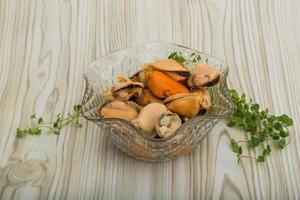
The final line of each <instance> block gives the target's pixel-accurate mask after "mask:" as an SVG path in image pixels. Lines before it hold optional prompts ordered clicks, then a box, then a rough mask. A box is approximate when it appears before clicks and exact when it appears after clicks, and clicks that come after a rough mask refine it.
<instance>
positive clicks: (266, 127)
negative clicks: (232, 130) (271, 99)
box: [227, 90, 293, 162]
mask: <svg viewBox="0 0 300 200" xmlns="http://www.w3.org/2000/svg"><path fill="white" fill-rule="evenodd" d="M230 96H231V99H232V102H233V112H232V115H231V117H230V118H229V122H228V123H227V126H229V127H239V128H242V129H244V130H245V131H246V134H250V139H248V140H246V141H236V140H234V139H231V141H230V146H231V149H232V151H233V152H234V153H236V155H237V158H238V161H240V159H241V158H242V157H243V155H242V153H243V147H242V145H241V144H240V143H242V142H244V143H246V144H247V146H248V148H250V149H256V148H258V147H262V151H261V153H260V154H259V155H258V156H257V157H256V161H257V162H264V161H265V160H266V156H268V155H270V153H271V146H270V145H269V144H268V142H269V141H270V140H273V141H274V143H275V146H277V148H278V149H280V150H281V149H284V147H285V146H286V145H287V142H286V139H287V138H288V137H289V136H290V132H289V129H288V127H290V126H292V125H293V120H292V119H291V118H290V117H289V116H287V115H286V114H283V115H280V116H275V115H271V114H269V110H268V109H264V110H260V106H259V105H258V104H257V103H254V102H253V101H252V100H251V99H249V100H247V98H246V95H245V94H242V95H239V94H238V92H237V91H236V90H230Z"/></svg>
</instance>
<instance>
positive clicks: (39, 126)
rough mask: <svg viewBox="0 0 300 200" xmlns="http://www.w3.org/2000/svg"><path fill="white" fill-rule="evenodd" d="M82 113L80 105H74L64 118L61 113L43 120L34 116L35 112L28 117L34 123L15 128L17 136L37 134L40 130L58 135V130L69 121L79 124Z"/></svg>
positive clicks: (40, 132) (39, 133)
mask: <svg viewBox="0 0 300 200" xmlns="http://www.w3.org/2000/svg"><path fill="white" fill-rule="evenodd" d="M81 114H82V106H81V105H75V106H74V107H73V111H72V112H71V113H69V114H68V116H67V117H66V118H62V117H61V114H58V115H57V116H56V119H55V120H54V121H52V122H45V121H44V119H43V118H42V117H38V116H36V114H33V115H31V117H30V119H31V120H32V123H33V124H34V125H33V126H32V127H28V128H26V129H20V128H18V129H17V132H16V134H17V137H25V136H26V135H35V136H39V135H41V134H42V130H47V131H48V133H53V134H55V135H59V133H60V130H61V129H62V128H63V127H65V126H66V125H68V124H70V123H71V122H73V121H75V122H76V124H77V125H78V126H81V124H80V123H79V118H80V117H81Z"/></svg>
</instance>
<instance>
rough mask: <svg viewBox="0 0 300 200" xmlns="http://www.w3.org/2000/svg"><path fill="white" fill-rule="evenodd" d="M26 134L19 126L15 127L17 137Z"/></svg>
mask: <svg viewBox="0 0 300 200" xmlns="http://www.w3.org/2000/svg"><path fill="white" fill-rule="evenodd" d="M25 135H26V131H25V130H21V129H20V128H17V137H24V136H25Z"/></svg>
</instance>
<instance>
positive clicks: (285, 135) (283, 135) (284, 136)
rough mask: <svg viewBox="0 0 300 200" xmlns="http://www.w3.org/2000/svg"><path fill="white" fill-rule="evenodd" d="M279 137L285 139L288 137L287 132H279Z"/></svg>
mask: <svg viewBox="0 0 300 200" xmlns="http://www.w3.org/2000/svg"><path fill="white" fill-rule="evenodd" d="M279 135H280V137H283V138H286V137H287V136H289V132H288V131H280V132H279Z"/></svg>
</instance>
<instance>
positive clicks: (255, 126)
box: [168, 51, 293, 162]
mask: <svg viewBox="0 0 300 200" xmlns="http://www.w3.org/2000/svg"><path fill="white" fill-rule="evenodd" d="M168 58H169V59H173V60H175V61H177V62H178V63H180V64H189V63H197V62H199V61H201V56H200V55H198V54H196V53H193V54H191V56H190V57H189V58H186V57H185V56H183V55H182V53H181V52H177V51H174V52H172V53H171V54H170V55H169V57H168ZM206 62H207V61H206ZM230 96H231V99H232V103H233V112H232V115H231V116H230V118H229V121H228V124H227V126H228V127H239V128H242V129H243V130H245V131H246V134H247V136H248V135H249V134H250V138H249V139H247V140H245V141H236V140H235V139H231V140H230V147H231V150H232V151H233V152H234V153H235V154H236V156H237V161H238V162H240V160H241V158H250V159H255V160H256V161H257V162H264V161H265V160H266V157H267V156H268V155H270V154H271V151H272V150H271V146H270V145H269V142H270V141H273V142H274V143H275V146H276V147H277V148H278V149H279V150H281V149H284V148H285V146H286V145H287V144H288V142H287V138H289V140H290V132H289V129H288V127H290V126H292V125H293V120H292V119H291V118H290V117H289V116H287V115H286V114H283V115H280V116H275V115H271V114H269V110H268V109H264V110H261V109H260V106H259V104H257V103H254V102H253V101H252V100H251V99H249V100H248V99H247V98H246V95H245V94H242V95H239V93H238V92H237V91H236V90H230ZM247 138H248V137H247ZM242 143H244V144H246V146H247V147H248V148H249V149H250V150H254V149H260V150H261V151H260V154H259V155H258V156H257V157H256V158H254V157H251V156H247V155H243V146H245V145H243V146H242V145H241V144H242Z"/></svg>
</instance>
